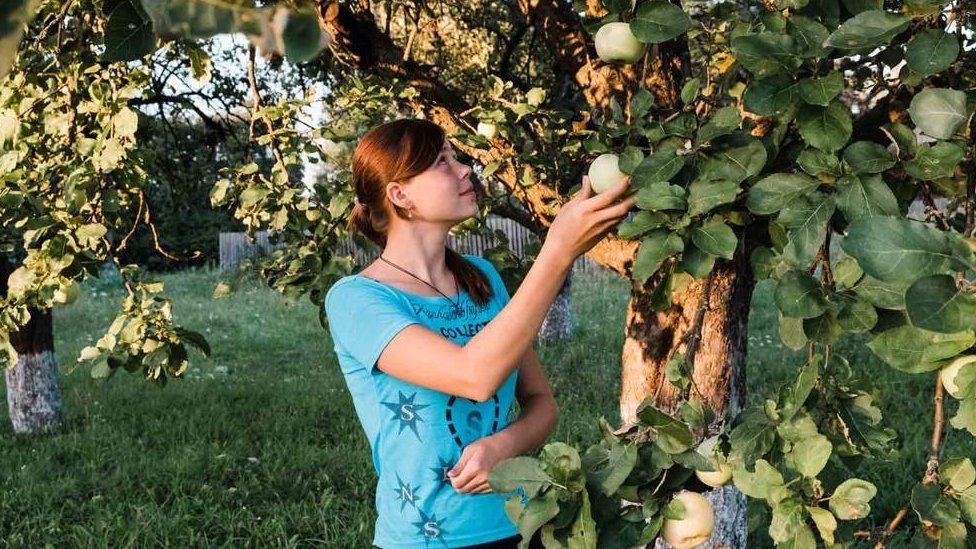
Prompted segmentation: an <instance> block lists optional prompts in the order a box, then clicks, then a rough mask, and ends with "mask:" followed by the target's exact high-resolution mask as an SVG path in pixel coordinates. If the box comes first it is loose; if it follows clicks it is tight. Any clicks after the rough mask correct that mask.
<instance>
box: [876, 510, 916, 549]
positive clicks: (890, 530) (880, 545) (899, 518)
mask: <svg viewBox="0 0 976 549" xmlns="http://www.w3.org/2000/svg"><path fill="white" fill-rule="evenodd" d="M907 514H908V507H902V509H901V510H900V511H898V514H897V515H895V518H893V519H891V522H890V523H889V524H888V527H887V528H885V529H884V532H882V533H881V539H879V540H878V543H877V544H875V546H874V549H882V548H883V547H884V546H885V542H886V541H888V538H890V537H891V535H892V534H894V533H895V528H898V525H899V524H901V521H902V519H904V518H905V515H907Z"/></svg>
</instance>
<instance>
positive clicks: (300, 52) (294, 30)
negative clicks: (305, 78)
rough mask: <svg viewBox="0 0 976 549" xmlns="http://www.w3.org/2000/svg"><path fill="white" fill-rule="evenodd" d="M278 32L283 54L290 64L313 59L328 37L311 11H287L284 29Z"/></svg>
mask: <svg viewBox="0 0 976 549" xmlns="http://www.w3.org/2000/svg"><path fill="white" fill-rule="evenodd" d="M279 32H280V33H281V41H282V43H283V44H284V54H285V56H286V57H288V60H289V61H291V62H292V63H302V62H305V61H309V60H311V59H314V58H315V57H316V56H317V55H318V54H319V51H321V49H322V48H323V47H325V45H326V44H327V43H328V36H329V35H327V34H325V33H324V32H323V31H322V29H321V27H319V20H318V17H316V15H315V13H314V12H312V11H305V10H301V11H298V10H295V11H289V12H288V20H287V21H286V22H285V28H284V29H279Z"/></svg>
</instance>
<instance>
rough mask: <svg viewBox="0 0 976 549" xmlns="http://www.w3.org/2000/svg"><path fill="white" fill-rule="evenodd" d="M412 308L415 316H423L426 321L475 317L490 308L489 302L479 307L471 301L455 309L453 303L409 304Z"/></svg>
mask: <svg viewBox="0 0 976 549" xmlns="http://www.w3.org/2000/svg"><path fill="white" fill-rule="evenodd" d="M411 305H412V306H413V313H414V314H415V315H417V316H423V317H424V318H426V319H428V320H454V319H457V318H462V317H475V316H478V315H480V314H481V313H484V312H485V311H487V310H488V308H489V307H491V302H490V301H489V302H488V303H485V304H483V305H479V304H477V303H475V302H473V301H470V302H468V303H465V304H462V305H461V306H460V308H458V307H456V306H455V304H454V303H443V304H441V305H436V306H432V305H429V304H425V303H411Z"/></svg>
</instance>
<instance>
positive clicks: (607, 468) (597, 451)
mask: <svg viewBox="0 0 976 549" xmlns="http://www.w3.org/2000/svg"><path fill="white" fill-rule="evenodd" d="M636 464H637V446H636V445H633V444H626V445H625V444H613V445H612V446H611V447H610V448H605V447H603V446H602V445H599V444H594V445H593V446H590V447H589V449H587V450H586V453H585V454H583V468H584V470H585V471H586V479H587V481H588V482H589V483H590V484H591V485H592V486H594V487H596V488H597V489H598V490H600V492H602V493H603V494H604V495H606V496H612V495H613V493H614V492H616V491H617V488H620V485H621V484H623V483H624V481H625V480H627V477H628V476H629V475H630V473H631V471H633V470H634V466H635V465H636Z"/></svg>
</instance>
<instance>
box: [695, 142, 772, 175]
mask: <svg viewBox="0 0 976 549" xmlns="http://www.w3.org/2000/svg"><path fill="white" fill-rule="evenodd" d="M765 165H766V147H764V146H763V144H762V141H760V140H758V139H755V138H752V137H750V138H748V142H747V143H746V144H745V145H742V146H736V147H727V148H723V149H721V150H719V151H717V152H716V153H714V154H713V155H712V156H708V157H706V158H705V160H704V161H703V162H702V167H701V179H718V180H721V179H727V180H730V181H734V182H736V183H738V182H741V181H744V180H746V179H748V178H750V177H752V176H754V175H758V174H759V172H761V171H762V169H763V167H764V166H765Z"/></svg>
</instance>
